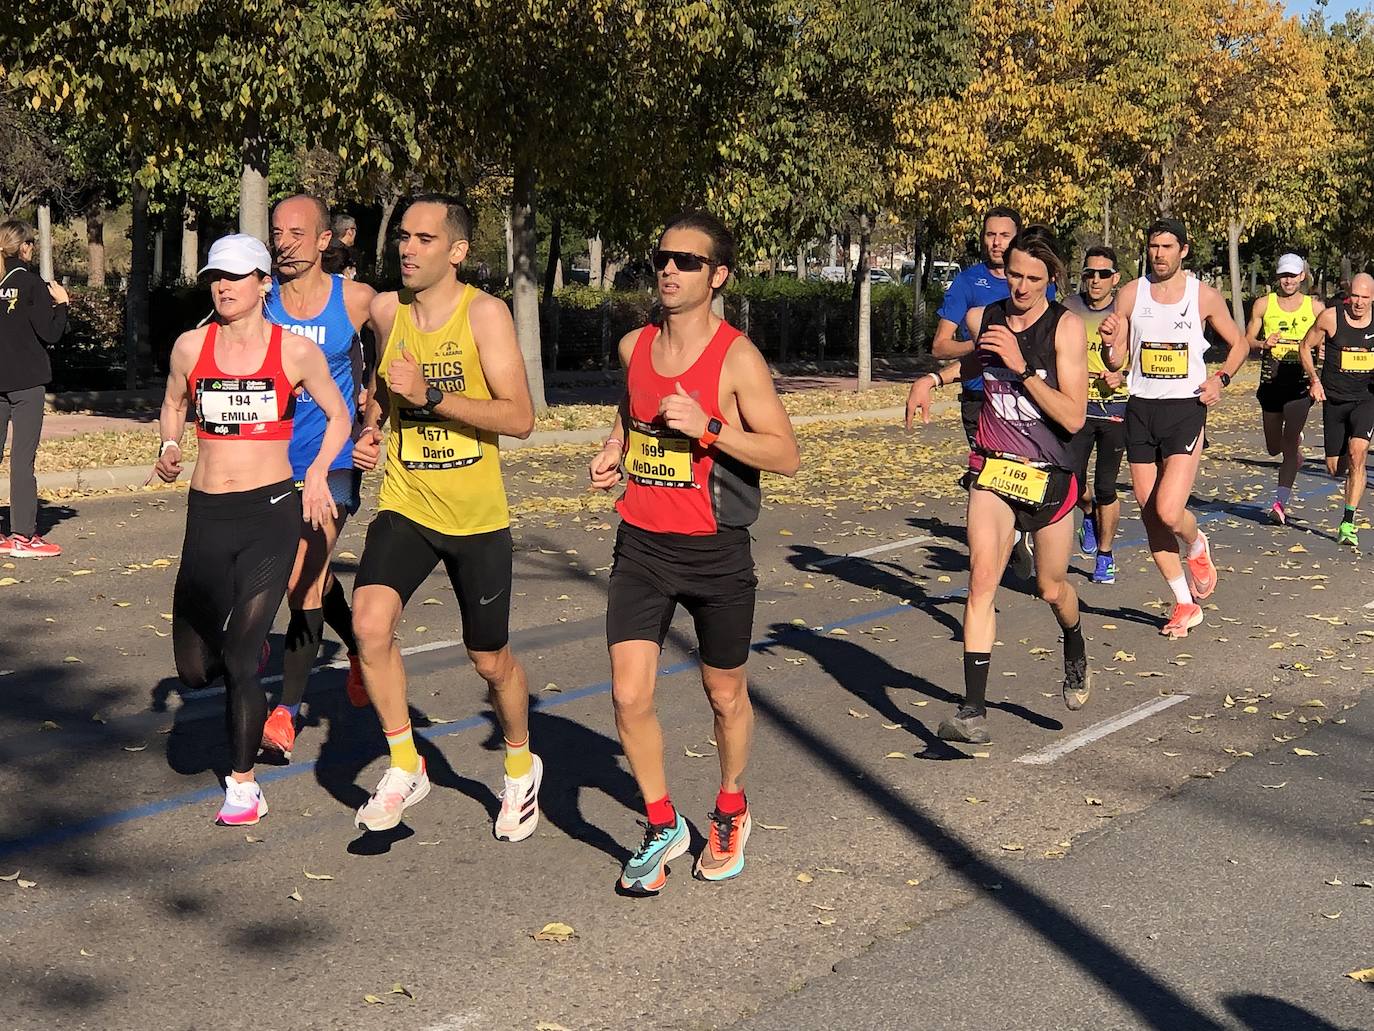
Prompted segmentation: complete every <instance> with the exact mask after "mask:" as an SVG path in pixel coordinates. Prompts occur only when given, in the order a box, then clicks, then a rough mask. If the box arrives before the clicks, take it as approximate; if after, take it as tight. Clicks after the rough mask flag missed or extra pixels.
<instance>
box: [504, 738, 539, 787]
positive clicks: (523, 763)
mask: <svg viewBox="0 0 1374 1031" xmlns="http://www.w3.org/2000/svg"><path fill="white" fill-rule="evenodd" d="M532 769H534V756H532V755H530V739H529V735H526V736H525V740H524V741H522V742H520V744H518V745H513V744H511V743H510V742H509V741H507V742H506V776H507V777H514V778H519V777H524V776H526V775H527V774H528V773H529V772H530V770H532Z"/></svg>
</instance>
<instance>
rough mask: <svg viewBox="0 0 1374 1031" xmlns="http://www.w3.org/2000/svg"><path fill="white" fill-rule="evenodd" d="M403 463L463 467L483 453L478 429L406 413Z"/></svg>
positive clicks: (420, 466) (423, 467)
mask: <svg viewBox="0 0 1374 1031" xmlns="http://www.w3.org/2000/svg"><path fill="white" fill-rule="evenodd" d="M400 429H401V450H400V457H401V464H402V465H403V466H405V467H406V468H407V469H414V470H421V471H423V470H427V469H428V470H432V469H461V468H462V467H463V466H465V465H472V464H473V463H474V462H476V461H477V460H478V459H480V458H481V457H482V441H481V440H480V439H478V436H477V431H476V430H474V429H472V428H471V427H469V426H462V425H460V424H458V423H453V422H447V421H445V422H436V421H425V420H415V419H408V418H406V416H405V414H402V416H401V419H400Z"/></svg>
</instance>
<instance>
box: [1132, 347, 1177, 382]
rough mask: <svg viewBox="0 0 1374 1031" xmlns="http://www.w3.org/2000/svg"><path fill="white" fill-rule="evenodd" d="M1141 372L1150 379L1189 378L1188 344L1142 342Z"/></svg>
mask: <svg viewBox="0 0 1374 1031" xmlns="http://www.w3.org/2000/svg"><path fill="white" fill-rule="evenodd" d="M1140 374H1141V375H1142V376H1146V377H1148V378H1149V379H1187V378H1188V345H1187V344H1141V346H1140Z"/></svg>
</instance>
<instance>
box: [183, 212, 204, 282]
mask: <svg viewBox="0 0 1374 1031" xmlns="http://www.w3.org/2000/svg"><path fill="white" fill-rule="evenodd" d="M199 271H200V212H199V211H197V210H196V206H195V204H193V203H192V202H191V199H190V198H189V197H188V198H186V203H185V204H183V205H182V206H181V279H182V282H185V283H194V282H195V279H196V273H197V272H199Z"/></svg>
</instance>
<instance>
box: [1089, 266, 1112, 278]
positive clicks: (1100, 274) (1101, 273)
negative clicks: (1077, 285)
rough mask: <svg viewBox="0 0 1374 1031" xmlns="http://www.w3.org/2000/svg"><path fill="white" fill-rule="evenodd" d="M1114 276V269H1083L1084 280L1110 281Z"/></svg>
mask: <svg viewBox="0 0 1374 1031" xmlns="http://www.w3.org/2000/svg"><path fill="white" fill-rule="evenodd" d="M1114 275H1116V269H1114V268H1085V269H1084V270H1083V278H1084V279H1111V278H1112V276H1114Z"/></svg>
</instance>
